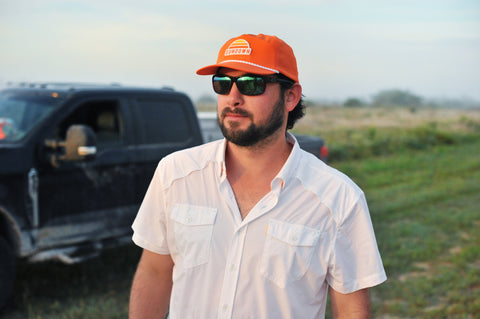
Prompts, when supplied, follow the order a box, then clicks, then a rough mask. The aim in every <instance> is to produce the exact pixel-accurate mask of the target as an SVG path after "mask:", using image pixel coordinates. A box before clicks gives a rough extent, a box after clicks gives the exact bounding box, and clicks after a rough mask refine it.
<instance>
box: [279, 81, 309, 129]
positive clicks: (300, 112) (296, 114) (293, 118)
mask: <svg viewBox="0 0 480 319" xmlns="http://www.w3.org/2000/svg"><path fill="white" fill-rule="evenodd" d="M277 77H278V78H280V79H284V80H287V81H288V82H284V81H282V82H279V83H280V93H281V94H282V98H284V95H285V92H286V91H287V90H288V89H290V88H291V87H292V86H293V85H294V84H295V81H293V80H292V79H290V78H289V77H287V76H285V75H283V74H278V75H277ZM304 115H305V103H304V101H303V98H300V101H299V102H298V104H297V105H296V106H295V108H294V109H293V110H291V111H290V112H289V113H288V119H287V130H290V129H292V128H293V126H294V125H295V123H296V122H297V120H299V119H301V118H302V117H303V116H304Z"/></svg>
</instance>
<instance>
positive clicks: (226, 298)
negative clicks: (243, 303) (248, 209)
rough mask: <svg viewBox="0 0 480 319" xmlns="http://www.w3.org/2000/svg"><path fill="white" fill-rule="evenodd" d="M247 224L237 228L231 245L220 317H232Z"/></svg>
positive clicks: (219, 311) (224, 279) (219, 310)
mask: <svg viewBox="0 0 480 319" xmlns="http://www.w3.org/2000/svg"><path fill="white" fill-rule="evenodd" d="M246 228H247V227H246V226H244V227H241V228H240V229H237V231H236V232H235V234H234V236H233V238H232V242H231V245H230V249H229V253H228V256H227V263H226V269H225V275H224V278H223V286H222V294H221V297H220V303H219V305H220V306H219V309H218V318H231V317H232V313H233V305H234V302H235V295H236V292H237V287H238V279H239V275H240V264H241V260H242V255H243V246H244V245H245V238H246Z"/></svg>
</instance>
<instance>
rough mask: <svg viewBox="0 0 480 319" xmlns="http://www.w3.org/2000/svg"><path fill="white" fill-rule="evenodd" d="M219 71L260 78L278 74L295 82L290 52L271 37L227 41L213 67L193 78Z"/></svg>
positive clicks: (296, 76) (293, 60) (295, 68)
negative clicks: (224, 69)
mask: <svg viewBox="0 0 480 319" xmlns="http://www.w3.org/2000/svg"><path fill="white" fill-rule="evenodd" d="M221 67H224V68H230V69H234V70H239V71H244V72H248V73H254V74H261V75H269V74H278V73H281V74H283V75H285V76H287V77H289V78H290V79H292V80H294V81H295V82H298V70H297V60H296V59H295V55H294V54H293V50H292V48H291V47H290V46H289V45H288V44H287V43H285V42H284V41H283V40H281V39H279V38H278V37H276V36H271V35H265V34H258V35H253V34H243V35H241V36H239V37H235V38H232V39H230V40H228V41H227V42H226V43H225V44H224V45H223V46H222V48H221V49H220V52H219V53H218V58H217V63H216V64H213V65H209V66H206V67H203V68H201V69H199V70H197V74H199V75H209V74H215V73H216V72H217V70H218V68H221Z"/></svg>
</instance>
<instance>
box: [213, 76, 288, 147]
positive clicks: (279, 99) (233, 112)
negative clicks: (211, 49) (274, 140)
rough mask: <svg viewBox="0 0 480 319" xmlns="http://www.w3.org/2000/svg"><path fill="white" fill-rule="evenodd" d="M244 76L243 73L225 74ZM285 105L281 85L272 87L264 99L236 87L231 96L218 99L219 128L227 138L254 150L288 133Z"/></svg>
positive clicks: (274, 84) (221, 96)
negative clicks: (261, 144)
mask: <svg viewBox="0 0 480 319" xmlns="http://www.w3.org/2000/svg"><path fill="white" fill-rule="evenodd" d="M221 73H222V74H225V75H229V76H240V75H243V72H239V71H233V70H231V71H227V70H225V69H224V70H222V72H221ZM286 114H287V113H286V111H285V103H284V99H283V96H282V95H281V94H280V86H279V84H277V83H269V84H267V87H266V89H265V92H264V93H263V94H262V95H257V96H246V95H242V94H241V93H240V92H239V91H238V89H237V87H236V84H234V85H233V87H232V89H231V91H230V93H228V94H227V95H218V124H219V126H220V129H221V131H222V133H223V135H224V136H225V138H226V139H227V140H228V141H230V142H232V143H234V144H236V145H239V146H253V145H256V144H258V143H259V142H261V141H265V140H267V139H268V138H269V137H271V136H273V135H274V134H275V133H278V132H279V130H281V131H282V132H283V131H284V130H285V128H284V126H285V117H286Z"/></svg>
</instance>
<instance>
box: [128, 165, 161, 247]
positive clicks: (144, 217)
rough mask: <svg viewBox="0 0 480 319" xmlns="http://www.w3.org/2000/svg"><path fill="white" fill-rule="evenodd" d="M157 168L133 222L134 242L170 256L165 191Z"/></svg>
mask: <svg viewBox="0 0 480 319" xmlns="http://www.w3.org/2000/svg"><path fill="white" fill-rule="evenodd" d="M160 166H161V165H159V166H158V167H157V169H156V170H155V173H154V175H153V178H152V181H151V182H150V185H149V187H148V189H147V192H146V194H145V197H144V199H143V202H142V204H141V205H140V209H139V210H138V213H137V216H136V218H135V220H134V222H133V225H132V229H133V236H132V240H133V242H134V243H135V244H136V245H138V246H140V247H142V248H144V249H147V250H150V251H152V252H155V253H158V254H162V255H168V254H170V252H169V248H168V242H167V227H166V212H165V207H166V205H165V203H164V190H163V188H162V183H161V177H160V170H161V168H160Z"/></svg>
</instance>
